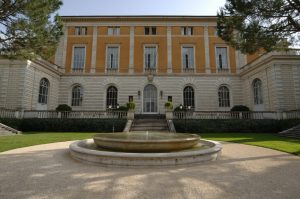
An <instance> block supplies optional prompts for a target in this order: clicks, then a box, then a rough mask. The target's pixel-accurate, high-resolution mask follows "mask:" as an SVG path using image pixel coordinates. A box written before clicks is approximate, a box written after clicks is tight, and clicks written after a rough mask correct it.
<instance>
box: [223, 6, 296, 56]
mask: <svg viewBox="0 0 300 199" xmlns="http://www.w3.org/2000/svg"><path fill="white" fill-rule="evenodd" d="M217 31H218V35H219V36H220V37H221V38H222V39H223V40H225V41H226V42H227V43H229V44H230V45H231V46H233V47H235V48H236V49H239V50H241V51H242V52H243V53H254V52H256V51H257V50H259V49H264V50H266V51H267V52H268V51H272V50H274V49H278V48H287V47H288V46H289V45H291V44H294V45H295V44H297V42H299V40H300V35H299V32H300V1H299V0H227V1H226V3H225V5H224V7H222V8H220V10H219V11H218V20H217Z"/></svg>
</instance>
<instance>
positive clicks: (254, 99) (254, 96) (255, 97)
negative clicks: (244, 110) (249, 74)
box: [252, 78, 264, 106]
mask: <svg viewBox="0 0 300 199" xmlns="http://www.w3.org/2000/svg"><path fill="white" fill-rule="evenodd" d="M257 81H259V82H260V87H259V89H260V91H259V92H260V93H258V92H257V93H256V94H255V90H256V89H257V87H255V83H256V82H257ZM257 91H258V90H257ZM252 92H253V104H254V106H260V105H263V104H264V93H263V83H262V81H261V79H260V78H255V79H254V80H253V81H252ZM258 94H260V95H258ZM258 99H259V100H260V101H258ZM256 102H258V103H256Z"/></svg>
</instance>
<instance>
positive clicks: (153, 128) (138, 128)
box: [130, 127, 168, 131]
mask: <svg viewBox="0 0 300 199" xmlns="http://www.w3.org/2000/svg"><path fill="white" fill-rule="evenodd" d="M130 131H168V129H167V128H165V127H151V128H144V127H134V128H132V129H131V130H130Z"/></svg>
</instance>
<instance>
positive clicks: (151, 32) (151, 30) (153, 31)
mask: <svg viewBox="0 0 300 199" xmlns="http://www.w3.org/2000/svg"><path fill="white" fill-rule="evenodd" d="M145 35H156V27H149V26H147V27H145Z"/></svg>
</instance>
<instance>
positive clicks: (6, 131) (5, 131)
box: [0, 123, 21, 136]
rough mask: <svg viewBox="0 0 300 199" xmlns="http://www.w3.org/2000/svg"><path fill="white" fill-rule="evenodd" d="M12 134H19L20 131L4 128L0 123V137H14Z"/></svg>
mask: <svg viewBox="0 0 300 199" xmlns="http://www.w3.org/2000/svg"><path fill="white" fill-rule="evenodd" d="M14 134H21V131H18V130H16V129H14V128H11V127H9V126H6V125H4V124H2V123H0V136H2V135H14Z"/></svg>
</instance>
